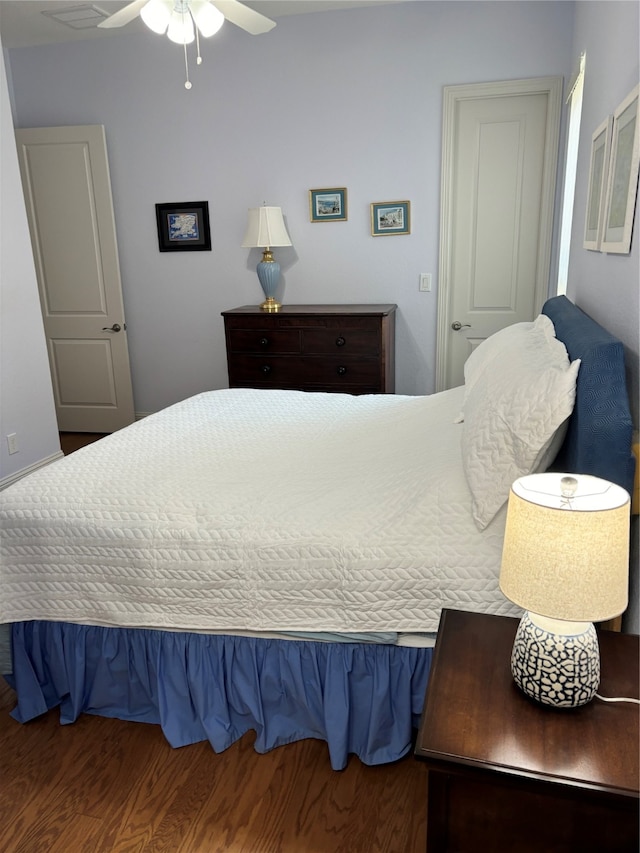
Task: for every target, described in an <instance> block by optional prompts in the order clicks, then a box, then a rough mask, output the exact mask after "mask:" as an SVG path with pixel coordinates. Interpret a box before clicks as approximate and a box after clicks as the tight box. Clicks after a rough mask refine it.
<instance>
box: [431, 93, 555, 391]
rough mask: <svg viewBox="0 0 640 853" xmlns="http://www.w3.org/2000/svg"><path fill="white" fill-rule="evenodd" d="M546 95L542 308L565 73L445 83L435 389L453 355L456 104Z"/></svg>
mask: <svg viewBox="0 0 640 853" xmlns="http://www.w3.org/2000/svg"><path fill="white" fill-rule="evenodd" d="M540 94H546V96H547V126H546V136H545V158H544V172H543V186H542V194H541V217H540V232H539V244H538V264H537V277H536V285H535V288H536V293H535V304H536V308H537V310H538V311H539V310H540V309H541V308H542V305H543V303H544V302H545V300H546V298H547V296H548V292H549V272H550V266H551V245H552V238H553V208H554V198H555V192H556V173H557V166H558V142H559V135H560V120H561V109H562V77H540V78H531V79H526V80H505V81H498V82H494V83H471V84H467V85H460V86H445V87H444V90H443V115H442V164H441V186H440V259H439V269H438V324H437V343H436V391H443V390H445V388H446V387H447V384H446V377H447V363H448V358H449V348H450V347H449V342H450V339H451V338H450V335H449V331H450V330H449V325H450V323H451V320H452V318H451V316H450V308H449V306H450V295H451V288H452V287H453V282H452V275H451V270H452V237H453V234H452V223H453V211H452V201H453V181H454V178H455V174H454V168H455V157H454V145H453V142H454V138H455V125H456V111H457V105H458V103H459V102H460V101H463V100H468V99H478V98H500V97H504V96H512V95H540Z"/></svg>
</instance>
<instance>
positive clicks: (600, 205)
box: [583, 116, 613, 251]
mask: <svg viewBox="0 0 640 853" xmlns="http://www.w3.org/2000/svg"><path fill="white" fill-rule="evenodd" d="M612 128H613V116H609V117H608V118H607V119H606V120H605V121H603V122H602V124H601V125H600V126H599V127H597V128H596V129H595V131H594V132H593V136H592V137H591V162H590V165H589V191H588V195H587V215H586V217H585V223H584V243H583V245H584V248H585V249H594V250H596V251H600V242H601V240H602V226H603V223H604V203H605V200H606V196H607V174H608V171H609V155H610V151H611V130H612Z"/></svg>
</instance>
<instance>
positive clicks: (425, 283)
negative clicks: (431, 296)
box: [420, 272, 431, 293]
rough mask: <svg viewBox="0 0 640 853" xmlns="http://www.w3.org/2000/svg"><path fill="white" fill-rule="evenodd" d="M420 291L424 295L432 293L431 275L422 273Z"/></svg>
mask: <svg viewBox="0 0 640 853" xmlns="http://www.w3.org/2000/svg"><path fill="white" fill-rule="evenodd" d="M420 290H421V291H422V292H423V293H431V273H430V272H423V273H420Z"/></svg>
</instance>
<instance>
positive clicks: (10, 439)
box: [7, 432, 18, 455]
mask: <svg viewBox="0 0 640 853" xmlns="http://www.w3.org/2000/svg"><path fill="white" fill-rule="evenodd" d="M7 447H8V448H9V455H11V454H12V453H17V452H18V436H17V434H16V433H15V432H12V433H10V434H9V435H8V436H7Z"/></svg>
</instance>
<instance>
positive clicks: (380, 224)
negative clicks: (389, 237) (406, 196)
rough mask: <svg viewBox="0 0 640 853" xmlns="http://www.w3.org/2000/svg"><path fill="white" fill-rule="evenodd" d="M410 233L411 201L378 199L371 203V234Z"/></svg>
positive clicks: (377, 235)
mask: <svg viewBox="0 0 640 853" xmlns="http://www.w3.org/2000/svg"><path fill="white" fill-rule="evenodd" d="M410 233H411V202H409V201H380V202H374V203H373V204H372V205H371V234H372V236H373V237H382V236H383V235H385V234H410Z"/></svg>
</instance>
